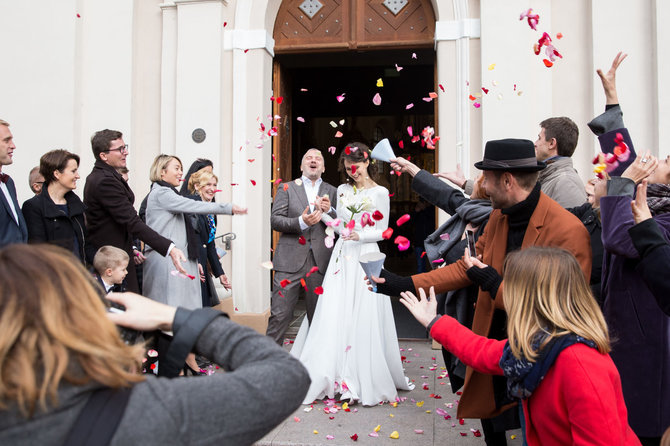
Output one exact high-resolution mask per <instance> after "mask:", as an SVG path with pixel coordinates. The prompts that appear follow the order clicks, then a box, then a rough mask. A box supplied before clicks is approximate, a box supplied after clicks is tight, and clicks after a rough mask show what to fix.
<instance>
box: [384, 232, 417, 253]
mask: <svg viewBox="0 0 670 446" xmlns="http://www.w3.org/2000/svg"><path fill="white" fill-rule="evenodd" d="M382 237H383V235H382ZM393 243H395V244H396V245H398V250H399V251H407V249H408V248H409V245H410V243H409V240H407V238H406V237H403V236H402V235H399V236H397V237H396V238H395V240H393Z"/></svg>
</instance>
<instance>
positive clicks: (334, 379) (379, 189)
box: [291, 143, 414, 406]
mask: <svg viewBox="0 0 670 446" xmlns="http://www.w3.org/2000/svg"><path fill="white" fill-rule="evenodd" d="M347 152H348V153H347ZM370 161H371V159H370V150H369V148H368V147H367V146H365V145H364V144H362V143H351V144H349V145H348V146H347V148H346V149H345V150H344V151H343V152H342V155H341V156H340V170H341V171H342V170H344V171H346V175H347V180H348V181H349V182H348V183H345V184H342V185H341V186H340V187H338V188H337V217H338V220H340V222H339V224H338V221H337V220H332V219H331V218H330V217H328V216H326V214H325V213H324V216H325V217H324V220H326V223H327V224H328V225H329V226H330V227H332V228H333V229H335V231H337V232H339V234H340V237H339V239H338V240H337V243H336V244H335V247H334V249H333V254H332V256H331V258H330V263H329V264H328V269H327V271H326V274H325V276H324V280H323V284H322V288H323V294H322V295H321V296H320V297H319V300H318V302H317V305H316V310H315V312H314V317H313V319H312V324H311V326H310V325H309V324H308V321H307V318H305V319H304V320H303V323H302V326H301V327H300V330H299V332H298V335H297V337H296V339H295V342H294V344H293V349H292V350H291V354H292V355H293V356H295V357H297V358H299V359H300V361H301V362H302V363H303V364H304V365H305V367H306V368H307V370H308V371H309V375H310V378H311V379H312V384H311V386H310V388H309V391H308V392H307V395H306V396H305V400H304V401H303V404H311V403H312V402H313V401H314V400H318V399H323V398H326V397H328V398H334V397H335V395H336V394H340V395H341V397H340V398H341V399H342V400H349V401H351V402H360V403H361V404H363V405H366V406H373V405H376V404H379V403H380V402H383V401H395V399H396V397H397V395H398V392H397V390H396V389H401V390H412V389H413V388H414V385H413V384H411V383H409V380H408V379H407V378H406V377H405V374H404V371H403V367H402V361H401V359H400V351H399V347H398V337H397V335H396V329H395V324H394V321H393V311H392V309H391V302H390V300H389V297H388V296H385V295H382V294H377V293H373V292H371V291H368V289H367V285H366V283H365V281H364V280H363V277H364V276H365V273H364V272H363V268H361V266H360V264H359V262H358V259H359V257H360V256H361V255H362V254H365V253H368V252H379V247H378V246H377V242H378V241H380V240H382V233H383V232H384V230H386V229H387V228H388V221H389V196H388V190H387V189H386V188H385V187H383V186H379V185H377V184H376V183H375V182H374V181H373V180H372V179H371V178H370V176H371V175H369V174H374V170H376V169H375V167H376V166H374V165H372V166H370ZM375 211H377V212H375ZM352 218H353V220H354V221H355V226H353V227H352V226H351V225H352V223H350V222H351V221H352ZM361 222H363V223H364V224H365V227H363V226H362V224H361ZM347 223H349V229H347V227H346V225H347ZM370 223H372V224H370ZM330 241H331V242H332V238H331V239H330ZM326 242H327V243H328V240H327V241H326Z"/></svg>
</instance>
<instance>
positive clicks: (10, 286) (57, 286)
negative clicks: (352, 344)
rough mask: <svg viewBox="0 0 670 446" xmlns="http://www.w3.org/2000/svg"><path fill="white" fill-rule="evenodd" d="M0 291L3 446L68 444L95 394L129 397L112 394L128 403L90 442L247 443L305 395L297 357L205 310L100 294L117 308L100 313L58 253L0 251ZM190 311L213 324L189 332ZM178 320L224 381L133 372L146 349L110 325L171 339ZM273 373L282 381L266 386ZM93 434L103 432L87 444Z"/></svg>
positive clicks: (38, 248)
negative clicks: (167, 334)
mask: <svg viewBox="0 0 670 446" xmlns="http://www.w3.org/2000/svg"><path fill="white" fill-rule="evenodd" d="M0 283H2V286H1V287H0V309H1V311H0V326H1V327H2V330H1V331H0V444H2V445H12V446H23V445H26V446H27V445H37V444H38V445H45V446H49V445H63V444H74V442H73V441H70V442H69V443H68V442H66V441H65V439H66V438H67V437H68V433H69V432H70V431H71V430H72V428H73V426H74V425H75V423H76V422H77V421H78V419H79V417H80V416H82V415H81V414H83V413H84V412H85V411H84V407H85V406H86V405H87V403H88V401H89V400H90V399H91V398H92V397H94V395H95V396H96V397H94V399H96V398H97V391H98V390H101V389H105V388H108V389H109V388H111V389H119V390H121V389H130V391H129V393H128V391H121V393H125V394H126V395H127V396H129V397H128V398H127V399H126V401H127V404H126V406H125V409H124V410H123V409H119V411H121V413H120V414H119V415H120V417H119V420H118V421H119V423H118V427H117V428H116V430H114V429H111V432H110V433H109V434H108V435H107V437H106V438H99V437H98V438H97V439H98V440H99V441H98V442H97V443H96V444H103V440H105V439H110V438H111V442H109V444H110V445H111V446H117V445H129V444H146V445H148V444H195V443H197V444H201V445H221V444H234V445H247V444H252V443H253V442H254V441H256V440H258V439H260V438H261V437H263V435H265V434H266V433H267V432H269V431H270V430H271V429H272V428H273V427H274V426H276V425H277V424H279V423H280V422H281V421H282V420H284V419H285V418H286V417H287V416H288V415H289V414H290V413H291V412H293V410H295V409H296V408H297V407H298V406H299V405H300V402H301V401H302V397H303V395H304V394H305V392H306V391H307V387H308V386H309V377H308V375H307V372H306V371H305V369H304V368H303V367H302V365H300V363H299V362H298V361H297V360H295V359H293V358H291V356H290V355H288V354H287V353H286V352H284V351H283V350H282V349H281V348H279V347H277V346H276V345H275V343H274V342H272V340H270V339H267V338H266V337H265V336H261V335H259V334H257V333H256V332H255V331H254V330H252V329H250V328H246V327H242V326H240V325H237V324H235V323H233V322H231V321H229V320H228V319H227V318H225V317H220V316H217V315H216V314H213V313H215V312H214V310H210V309H204V310H203V309H201V310H195V311H194V312H192V311H189V310H185V309H183V308H180V309H176V308H174V307H170V306H167V305H164V304H160V303H158V302H154V301H152V300H149V299H146V298H143V297H142V296H138V295H136V294H133V293H123V294H110V295H108V296H107V297H108V298H109V299H110V300H112V301H114V302H116V303H119V304H122V305H123V306H125V308H126V311H125V312H123V313H120V314H114V313H107V312H106V309H105V305H104V304H103V302H102V300H101V299H100V297H99V294H98V291H97V289H96V285H95V283H94V282H93V279H92V278H91V276H90V274H89V273H88V272H87V271H86V270H85V269H84V267H83V266H82V265H81V264H80V263H79V262H77V261H76V260H75V258H74V256H73V255H72V254H68V253H67V252H66V251H65V250H63V249H62V248H59V247H56V246H53V245H25V244H15V245H12V246H9V247H6V248H4V249H2V250H0ZM194 313H199V314H203V313H207V314H212V316H213V318H210V319H209V322H208V323H207V325H202V326H201V328H202V329H201V330H195V329H194V328H195V327H194V324H193V325H191V324H189V322H190V321H191V320H192V319H191V316H192V315H193V316H197V315H198V314H194ZM180 321H182V322H181V323H180ZM183 321H186V322H187V324H186V325H189V327H188V328H189V329H188V330H186V331H187V332H188V331H192V332H193V335H194V336H196V337H197V340H194V342H195V344H194V351H196V352H198V353H199V354H201V355H204V356H206V357H207V358H210V359H211V360H213V361H215V362H216V363H217V364H220V365H221V366H223V367H224V368H225V369H226V372H227V373H216V374H214V375H212V376H210V377H209V378H207V379H206V380H202V379H184V378H175V379H168V378H156V377H154V376H152V375H141V374H139V373H137V371H138V370H139V367H140V364H141V363H140V361H141V359H142V356H143V352H144V347H143V346H140V345H134V346H128V345H126V344H124V343H123V341H122V340H121V338H120V337H119V334H118V331H117V327H116V326H115V325H114V323H116V324H118V325H122V326H125V327H128V328H132V329H135V330H145V331H150V330H156V329H160V330H172V331H173V332H175V333H177V334H180V330H181V329H182V327H183V326H184V323H183ZM113 322H114V323H113ZM273 375H276V376H281V377H282V379H281V382H280V383H279V384H277V385H272V386H268V385H267V377H268V376H273ZM115 395H118V393H115ZM204 402H206V403H204ZM203 403H204V404H206V407H207V409H206V410H203ZM121 407H123V406H121ZM268 407H272V408H273V409H272V410H270V411H268V410H265V409H266V408H268ZM111 412H112V413H117V411H116V410H112V411H111ZM108 415H109V413H108ZM83 416H86V415H85V414H84V415H83ZM109 418H113V417H106V418H101V419H97V420H95V422H96V423H97V424H96V426H97V427H104V428H107V427H108V426H107V425H106V423H107V421H108V420H109ZM101 425H102V426H101ZM101 432H106V429H97V431H96V432H93V436H95V435H100V433H101ZM89 440H91V439H90V438H89ZM82 443H83V442H81V441H80V442H77V444H82ZM86 444H91V443H86ZM104 444H107V443H104Z"/></svg>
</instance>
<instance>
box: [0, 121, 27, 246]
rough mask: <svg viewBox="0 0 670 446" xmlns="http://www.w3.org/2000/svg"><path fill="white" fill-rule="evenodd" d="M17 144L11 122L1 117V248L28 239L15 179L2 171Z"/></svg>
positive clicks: (11, 160) (8, 162) (10, 161)
mask: <svg viewBox="0 0 670 446" xmlns="http://www.w3.org/2000/svg"><path fill="white" fill-rule="evenodd" d="M14 150H16V146H15V145H14V137H13V136H12V132H11V131H9V123H8V122H7V121H3V120H2V119H0V190H1V191H2V192H1V193H0V202H2V204H0V208H1V209H0V248H2V247H3V246H6V245H10V244H12V243H25V242H26V241H27V240H28V228H27V226H26V221H25V220H24V219H23V214H22V213H21V207H20V206H19V202H18V201H17V199H16V187H15V186H14V180H12V179H11V178H10V177H9V175H7V174H6V173H2V166H8V165H9V164H12V162H13V161H14V160H13V159H12V157H13V154H14Z"/></svg>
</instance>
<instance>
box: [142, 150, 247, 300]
mask: <svg viewBox="0 0 670 446" xmlns="http://www.w3.org/2000/svg"><path fill="white" fill-rule="evenodd" d="M182 174H183V170H182V164H181V161H180V160H179V158H177V157H176V156H171V155H158V156H157V157H156V159H155V160H154V162H153V164H152V166H151V171H150V177H151V181H152V183H153V184H152V185H151V192H150V193H149V196H148V199H147V215H146V218H147V225H149V226H150V227H151V228H152V229H153V230H154V231H156V232H158V233H159V234H162V235H163V236H164V237H167V238H169V239H170V240H172V241H173V242H174V244H175V246H176V247H177V248H179V249H181V250H182V251H184V252H187V253H188V263H185V264H184V268H185V269H186V271H187V273H188V276H186V277H185V276H184V275H182V274H179V273H178V272H177V271H176V270H175V269H174V267H173V265H172V262H171V261H170V259H169V258H168V257H163V256H161V255H160V254H159V253H158V252H155V251H154V250H153V249H151V247H148V248H147V251H146V252H147V253H146V257H147V260H146V261H145V263H144V285H143V287H144V294H145V295H146V296H147V297H149V298H150V299H153V300H155V301H158V302H162V303H166V304H168V305H172V306H180V307H184V308H187V309H195V308H200V307H202V298H201V296H200V282H199V280H200V273H199V271H198V238H197V234H196V232H195V229H194V226H193V224H192V221H194V216H192V215H191V214H228V215H230V214H246V213H247V210H246V208H241V207H239V206H236V205H234V204H230V203H213V202H212V203H208V202H203V201H195V200H191V199H189V198H186V197H183V196H181V195H180V194H179V193H178V192H177V189H176V188H177V187H178V186H179V183H180V180H181V177H182ZM165 259H168V261H167V262H166V261H165Z"/></svg>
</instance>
